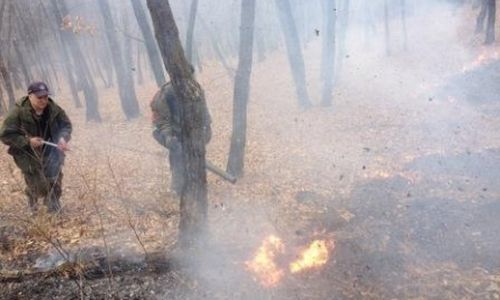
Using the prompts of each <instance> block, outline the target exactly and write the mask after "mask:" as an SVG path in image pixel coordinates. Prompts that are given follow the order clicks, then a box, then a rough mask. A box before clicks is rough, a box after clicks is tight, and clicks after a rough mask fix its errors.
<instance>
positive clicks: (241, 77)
mask: <svg viewBox="0 0 500 300" xmlns="http://www.w3.org/2000/svg"><path fill="white" fill-rule="evenodd" d="M254 23H255V0H242V2H241V26H240V50H239V63H238V69H237V70H236V78H235V83H234V93H233V132H232V135H231V147H230V149H229V159H228V164H227V172H229V173H230V174H233V175H234V176H236V177H241V176H242V175H243V169H244V165H245V145H246V135H247V106H248V98H249V94H250V77H251V74H252V64H253V43H254V37H253V35H254Z"/></svg>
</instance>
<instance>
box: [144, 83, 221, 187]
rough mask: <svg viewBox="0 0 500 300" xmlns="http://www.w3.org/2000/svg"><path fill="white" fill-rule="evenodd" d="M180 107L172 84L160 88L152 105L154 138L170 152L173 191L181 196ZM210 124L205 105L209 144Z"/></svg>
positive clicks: (206, 134) (182, 180) (206, 140)
mask: <svg viewBox="0 0 500 300" xmlns="http://www.w3.org/2000/svg"><path fill="white" fill-rule="evenodd" d="M180 105H181V103H179V100H178V97H177V96H176V95H175V91H174V88H173V87H172V84H171V83H170V82H169V83H166V84H164V85H163V86H162V87H161V88H160V90H159V91H158V92H157V93H156V94H155V95H154V97H153V100H152V101H151V104H150V106H151V111H152V114H153V125H154V127H155V128H154V131H153V137H154V138H155V140H156V141H157V142H158V143H160V144H161V145H162V146H164V147H166V148H167V149H168V150H169V151H168V153H169V161H170V170H171V172H172V181H171V190H173V191H174V192H175V193H176V194H177V195H180V194H181V192H182V187H183V185H184V161H183V155H182V147H181V143H180V140H181V120H180ZM210 123H211V120H210V114H209V112H208V108H207V107H206V103H205V115H204V124H205V125H204V131H205V143H208V142H209V141H210V138H211V136H212V131H211V128H210Z"/></svg>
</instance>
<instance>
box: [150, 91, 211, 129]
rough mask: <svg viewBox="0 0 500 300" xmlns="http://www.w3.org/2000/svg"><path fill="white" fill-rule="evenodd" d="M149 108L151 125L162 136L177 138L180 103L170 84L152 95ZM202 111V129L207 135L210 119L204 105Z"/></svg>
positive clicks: (179, 124)
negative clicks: (203, 128)
mask: <svg viewBox="0 0 500 300" xmlns="http://www.w3.org/2000/svg"><path fill="white" fill-rule="evenodd" d="M150 106H151V111H152V113H153V125H154V126H155V127H156V129H157V130H158V131H159V132H160V133H161V134H162V135H163V136H179V135H180V132H181V122H180V103H179V101H178V98H177V96H176V95H175V91H174V88H173V87H172V84H171V83H170V82H168V83H166V84H164V85H163V86H162V87H161V88H160V90H159V91H158V92H157V93H156V94H155V95H154V97H153V100H152V101H151V104H150ZM204 110H205V115H204V116H205V118H204V119H205V120H204V124H205V125H204V127H205V132H206V133H207V132H209V131H210V123H211V119H210V114H209V112H208V108H207V107H206V103H205V109H204ZM209 134H210V133H209ZM208 139H209V138H208Z"/></svg>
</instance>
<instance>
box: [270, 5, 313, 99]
mask: <svg viewBox="0 0 500 300" xmlns="http://www.w3.org/2000/svg"><path fill="white" fill-rule="evenodd" d="M275 2H276V6H277V8H278V16H279V20H280V23H281V29H282V30H283V35H284V37H285V43H286V49H287V53H288V61H289V63H290V67H291V69H292V75H293V79H294V81H295V87H296V89H297V97H298V100H299V105H300V107H301V108H303V109H307V108H309V107H311V101H310V100H309V95H308V93H307V85H306V72H305V64H304V57H303V56H302V49H301V47H300V45H301V44H300V41H299V34H298V32H297V26H296V25H295V21H294V18H293V15H292V8H291V6H290V2H289V0H275Z"/></svg>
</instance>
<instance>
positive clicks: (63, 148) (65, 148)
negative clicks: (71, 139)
mask: <svg viewBox="0 0 500 300" xmlns="http://www.w3.org/2000/svg"><path fill="white" fill-rule="evenodd" d="M57 149H59V150H61V151H63V152H65V151H68V150H69V147H68V143H67V142H66V140H65V139H64V138H60V139H59V143H57Z"/></svg>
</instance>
